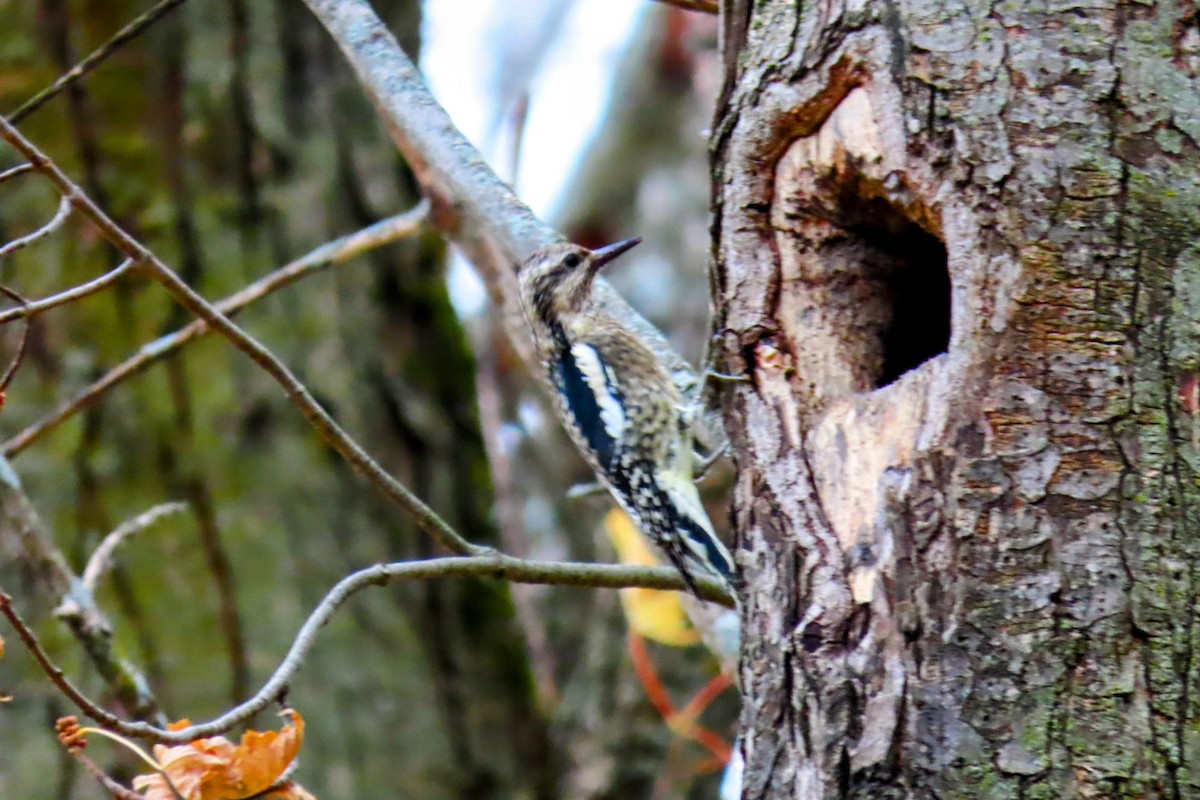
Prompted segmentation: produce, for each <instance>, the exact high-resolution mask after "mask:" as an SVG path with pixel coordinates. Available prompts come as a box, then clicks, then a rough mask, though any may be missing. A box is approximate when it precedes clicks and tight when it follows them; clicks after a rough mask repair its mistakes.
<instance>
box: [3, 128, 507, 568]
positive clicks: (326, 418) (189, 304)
mask: <svg viewBox="0 0 1200 800" xmlns="http://www.w3.org/2000/svg"><path fill="white" fill-rule="evenodd" d="M0 138H3V139H4V140H5V141H6V142H8V143H9V144H10V145H12V146H13V147H14V148H15V149H16V150H17V151H18V152H19V153H21V155H23V156H24V157H25V158H26V159H27V160H28V161H29V162H30V163H32V164H34V165H35V166H36V167H37V168H38V169H39V170H40V171H41V172H42V173H43V174H44V175H45V176H46V177H47V178H49V179H50V181H51V183H53V184H54V185H55V186H57V187H58V190H59V191H60V192H62V194H63V195H64V197H65V198H69V199H70V201H71V204H72V205H73V206H75V207H76V208H78V209H79V211H80V213H82V214H83V215H84V216H86V217H87V218H88V219H89V220H91V221H92V223H93V224H95V225H96V227H97V228H98V229H99V230H100V233H101V234H103V236H104V237H105V238H106V239H108V240H109V241H110V242H112V243H113V244H114V245H116V246H117V248H118V249H119V250H120V251H121V252H122V253H124V254H125V255H126V256H128V257H129V258H132V259H134V260H136V261H138V262H140V263H142V264H144V265H145V268H146V271H147V273H148V274H149V275H150V277H152V278H154V279H155V280H156V281H158V282H159V283H160V284H162V286H163V288H165V289H166V290H167V291H168V292H170V294H171V295H172V296H173V297H174V298H175V300H176V302H178V303H179V304H180V305H182V306H183V307H184V308H186V309H187V310H188V311H190V312H192V313H193V314H195V315H196V316H198V317H200V318H201V319H203V320H205V321H206V322H207V323H208V324H209V326H210V327H212V328H213V329H214V330H216V331H217V332H219V333H220V334H221V335H223V336H224V337H225V338H226V339H228V340H229V342H230V343H231V344H232V345H233V346H234V347H236V348H237V349H238V350H241V351H242V352H243V353H245V354H246V355H247V356H249V358H250V359H251V360H252V361H254V363H256V364H258V366H259V367H261V368H262V369H263V371H264V372H266V373H267V374H268V375H270V376H271V377H272V378H274V379H275V382H276V383H278V384H279V385H280V386H281V387H282V388H283V390H284V393H285V394H286V395H287V397H288V400H290V401H291V403H292V404H293V405H295V406H296V407H297V408H299V409H300V412H301V413H302V414H303V415H304V417H305V419H307V420H308V422H309V424H310V425H312V426H313V427H314V428H316V430H317V432H318V433H320V434H321V436H322V438H324V439H325V441H326V442H327V443H328V444H329V445H330V446H331V447H332V448H333V449H334V450H336V451H337V452H338V453H339V454H340V455H341V456H342V458H344V459H345V460H346V461H347V463H349V464H350V466H352V467H353V468H354V469H355V470H356V471H357V472H358V473H359V474H360V475H362V476H363V477H365V478H366V479H367V481H368V482H369V483H371V484H372V485H373V486H374V487H375V488H376V489H378V490H379V491H380V492H381V493H382V494H383V495H384V496H385V497H387V498H388V499H389V500H391V501H392V502H394V503H396V504H397V505H399V506H400V507H401V508H403V509H404V510H406V511H408V512H409V513H410V514H412V515H413V517H414V518H415V519H416V521H417V525H418V526H419V527H420V528H421V529H422V530H424V531H425V532H426V533H428V534H429V535H430V536H432V537H434V538H435V539H437V540H438V542H440V543H441V544H442V545H443V546H444V547H446V548H448V549H449V550H450V551H452V552H455V553H459V554H461V555H473V556H478V555H486V554H488V553H489V552H491V548H487V547H481V546H479V545H474V544H471V543H470V542H468V541H467V540H466V539H464V538H463V537H462V536H460V535H459V533H458V532H457V531H455V530H454V529H453V528H451V527H450V525H449V524H448V523H447V522H446V521H445V520H443V519H442V518H441V517H440V516H438V515H437V513H435V512H434V510H433V509H431V508H430V507H429V506H427V505H426V504H425V503H424V502H423V501H422V500H421V499H420V498H419V497H417V496H416V495H415V494H413V493H412V492H411V491H410V490H409V488H408V487H407V486H405V485H404V484H402V483H400V482H399V481H398V480H396V479H395V478H394V477H392V476H391V475H390V474H388V472H387V471H386V470H385V469H384V468H383V467H381V466H380V465H379V463H378V462H377V461H375V459H373V458H371V456H370V455H368V453H367V452H366V451H365V450H364V449H363V448H362V446H361V445H360V444H359V443H358V442H357V441H355V440H354V439H353V438H352V437H351V436H350V435H349V434H347V433H346V432H345V431H344V430H343V429H342V427H341V426H340V425H338V424H337V422H336V421H334V419H333V417H331V416H330V415H329V412H327V411H326V410H325V409H324V408H322V407H321V405H320V404H319V403H318V402H317V401H316V400H315V399H314V398H313V396H312V394H311V393H310V392H309V391H308V389H307V388H306V387H305V386H304V384H303V383H301V382H300V380H299V379H298V378H296V376H295V375H294V374H293V373H292V371H291V370H289V369H288V368H287V366H286V365H284V363H283V362H282V361H280V360H279V358H278V356H276V355H275V354H274V353H272V352H271V351H270V350H268V349H267V348H266V347H264V346H263V345H262V343H260V342H259V341H258V340H257V339H255V338H254V337H253V336H251V335H250V334H248V333H246V332H245V331H243V330H242V329H241V328H240V327H238V326H237V325H236V324H235V323H234V322H233V321H232V320H230V319H229V317H227V316H225V315H224V314H223V313H221V312H220V311H219V310H217V308H215V307H214V306H213V305H212V304H211V303H209V302H208V301H207V300H205V299H204V298H203V297H201V296H200V295H199V294H197V293H196V292H195V291H193V289H192V287H190V286H188V285H187V283H186V282H184V281H183V280H182V279H181V278H180V277H179V276H178V275H176V274H175V272H174V271H172V270H171V268H170V267H168V266H167V265H166V264H165V263H164V262H163V261H162V260H161V259H159V257H158V256H157V255H155V254H154V253H153V251H151V250H150V249H149V248H148V247H146V246H145V245H144V244H142V243H141V242H139V241H138V240H137V239H135V238H134V237H132V236H130V235H129V234H128V233H127V232H126V231H125V229H124V228H122V227H121V226H120V225H118V224H117V223H116V222H115V221H114V220H113V219H112V217H110V216H108V214H106V213H105V212H104V210H103V209H101V208H100V207H99V206H97V205H96V204H95V202H93V201H92V199H91V198H90V197H88V196H87V195H86V194H85V193H84V192H83V190H82V189H80V188H79V187H78V186H77V185H76V184H75V182H74V181H72V180H71V179H70V178H69V177H68V176H67V174H66V173H65V172H63V171H62V169H61V168H60V167H59V166H58V164H56V163H54V161H52V160H51V159H50V158H49V157H48V156H47V155H46V154H45V153H43V152H42V151H41V150H39V149H38V147H37V146H36V145H34V144H33V142H31V141H29V140H28V139H27V138H25V136H24V135H23V134H22V133H21V132H20V131H18V130H17V129H16V128H14V127H13V126H12V125H11V124H10V123H9V122H8V120H6V119H4V118H3V117H0Z"/></svg>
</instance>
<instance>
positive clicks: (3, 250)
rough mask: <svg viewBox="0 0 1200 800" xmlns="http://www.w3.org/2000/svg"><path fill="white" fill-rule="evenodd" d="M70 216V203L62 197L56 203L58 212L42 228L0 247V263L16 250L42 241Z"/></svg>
mask: <svg viewBox="0 0 1200 800" xmlns="http://www.w3.org/2000/svg"><path fill="white" fill-rule="evenodd" d="M70 215H71V201H70V200H69V199H67V198H66V197H64V198H63V199H62V200H60V201H59V203H58V210H57V211H55V212H54V216H53V217H51V218H50V221H49V222H47V223H46V224H45V225H43V226H42V227H40V228H38V229H37V230H36V231H34V232H33V233H27V234H25V235H24V236H22V237H21V238H20V239H13V240H12V241H11V242H9V243H8V244H6V245H4V246H3V247H0V261H3V260H4V259H6V258H8V257H9V256H11V255H12V254H13V253H15V252H17V251H18V250H21V249H24V248H26V247H28V246H29V245H31V244H33V243H34V242H36V241H38V240H39V239H44V238H46V237H47V236H49V235H50V234H52V233H54V232H55V231H56V230H58V229H59V228H60V227H62V224H63V223H64V222H66V221H67V217H69V216H70Z"/></svg>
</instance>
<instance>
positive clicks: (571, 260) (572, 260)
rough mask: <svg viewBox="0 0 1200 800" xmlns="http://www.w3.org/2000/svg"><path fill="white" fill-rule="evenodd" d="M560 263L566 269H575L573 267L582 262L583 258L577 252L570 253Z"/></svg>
mask: <svg viewBox="0 0 1200 800" xmlns="http://www.w3.org/2000/svg"><path fill="white" fill-rule="evenodd" d="M562 263H563V266H564V267H566V268H568V269H575V267H578V266H579V265H580V264H581V263H583V259H582V258H580V257H579V254H578V253H570V254H569V255H568V256H567V257H566V258H564V259H563V262H562Z"/></svg>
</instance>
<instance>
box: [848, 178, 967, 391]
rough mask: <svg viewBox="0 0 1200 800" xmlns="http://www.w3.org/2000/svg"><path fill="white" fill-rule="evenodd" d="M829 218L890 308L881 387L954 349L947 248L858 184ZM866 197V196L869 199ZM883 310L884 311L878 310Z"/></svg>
mask: <svg viewBox="0 0 1200 800" xmlns="http://www.w3.org/2000/svg"><path fill="white" fill-rule="evenodd" d="M832 194H833V197H835V198H836V200H835V203H836V205H835V207H834V208H833V209H831V211H832V212H833V213H831V214H830V215H829V216H830V217H831V221H832V222H833V223H834V224H835V225H837V226H838V227H840V228H841V229H842V230H843V231H845V233H846V234H847V235H848V236H849V237H850V239H851V240H853V241H855V242H856V243H857V245H858V247H859V248H861V249H860V251H859V252H860V257H861V259H862V261H861V262H860V263H861V269H862V270H863V273H862V275H863V277H864V278H866V280H867V281H868V282H870V283H871V284H873V286H874V289H875V292H877V293H878V294H877V295H876V297H877V302H882V304H884V305H885V306H886V313H883V314H882V315H881V321H882V320H884V319H886V320H887V321H886V322H885V323H884V324H882V325H880V327H879V328H877V335H878V337H879V339H878V342H879V344H878V346H879V347H880V351H879V360H878V362H877V363H878V364H879V367H878V372H877V373H876V374H875V377H874V381H873V383H874V387H873V388H875V389H879V388H882V387H884V386H887V385H888V384H891V383H894V382H895V381H896V380H898V379H899V378H900V376H901V375H903V374H904V373H906V372H908V371H909V370H913V369H916V368H917V367H919V366H921V364H924V363H925V362H926V361H928V360H930V359H931V358H933V357H935V356H938V355H940V354H942V353H945V352H946V351H947V350H949V347H950V272H949V269H948V267H947V261H946V247H945V245H943V244H942V241H941V240H940V239H939V238H938V237H937V236H935V235H933V234H932V233H930V232H928V231H927V230H925V229H924V228H922V227H921V226H920V225H918V224H917V223H916V222H914V221H913V220H912V219H910V218H909V217H908V216H907V215H906V214H905V213H904V212H902V211H901V210H900V209H898V208H896V207H895V206H893V205H892V204H891V203H889V202H888V201H887V200H885V199H883V198H881V197H879V196H877V195H876V196H873V197H872V196H871V194H873V192H868V191H867V190H866V189H865V186H864V185H863V184H859V183H858V182H857V181H855V180H849V181H845V182H844V183H842V184H841V185H840V186H839V187H838V188H837V189H836V190H834V192H832ZM864 195H865V196H864ZM878 310H880V311H883V309H878Z"/></svg>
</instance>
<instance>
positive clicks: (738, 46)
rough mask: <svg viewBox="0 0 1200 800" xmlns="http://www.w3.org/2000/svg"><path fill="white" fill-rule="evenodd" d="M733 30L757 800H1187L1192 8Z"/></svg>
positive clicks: (875, 8) (741, 22) (969, 13)
mask: <svg viewBox="0 0 1200 800" xmlns="http://www.w3.org/2000/svg"><path fill="white" fill-rule="evenodd" d="M751 6H752V7H753V10H751ZM723 11H724V17H723V20H724V30H723V36H724V39H723V46H724V51H725V56H726V64H727V76H726V87H725V93H724V96H723V98H722V101H721V103H720V105H719V108H718V114H717V122H716V124H715V126H714V131H713V149H712V153H713V168H714V187H715V190H714V207H715V214H716V216H715V222H714V234H715V237H714V242H715V244H714V249H715V254H714V255H715V271H714V281H715V288H714V291H715V302H716V308H717V323H716V324H717V328H716V330H717V337H718V339H717V342H718V344H719V353H720V355H721V357H722V363H720V364H718V366H719V368H720V369H721V370H722V371H724V372H729V373H734V374H745V375H746V376H747V377H748V378H749V381H747V382H744V383H737V384H731V385H730V387H729V388H728V389H727V390H726V393H725V401H724V402H725V407H724V410H725V414H726V420H727V425H728V428H729V433H730V436H731V438H732V441H733V452H734V457H735V460H736V463H737V467H738V475H739V478H738V488H737V496H736V499H735V508H734V517H735V524H736V527H737V531H738V537H739V542H738V544H739V549H740V551H741V552H740V560H741V565H742V569H743V572H744V574H745V577H746V582H747V586H746V589H745V592H744V597H743V617H744V619H743V623H744V642H743V658H742V664H741V681H742V686H743V692H744V698H745V702H744V705H743V709H744V710H743V713H742V724H743V739H742V747H743V750H744V755H745V758H746V776H745V788H744V794H743V796H744V797H747V798H776V797H788V798H826V797H837V798H859V797H863V798H865V797H871V798H877V799H878V798H899V797H912V798H921V799H922V800H923V799H924V798H1051V797H1053V798H1060V797H1061V798H1073V797H1129V798H1135V797H1136V798H1189V797H1198V796H1200V774H1198V773H1197V772H1196V771H1195V766H1194V765H1195V764H1196V763H1197V759H1200V724H1198V723H1200V714H1198V713H1197V711H1198V709H1197V703H1198V700H1197V696H1198V695H1200V692H1198V691H1197V688H1198V687H1197V669H1198V666H1197V663H1196V658H1195V657H1194V656H1195V651H1196V648H1197V644H1196V642H1195V635H1194V627H1195V624H1196V622H1195V613H1194V612H1195V609H1196V604H1197V592H1196V589H1197V551H1198V550H1200V541H1198V540H1197V519H1196V511H1195V509H1194V508H1193V506H1195V505H1197V500H1198V498H1197V495H1198V494H1200V491H1198V489H1197V486H1198V484H1197V467H1198V466H1200V448H1198V446H1197V445H1198V443H1200V426H1198V423H1197V420H1196V414H1197V413H1198V412H1200V397H1198V390H1197V387H1198V385H1200V380H1198V375H1200V326H1197V317H1198V316H1200V245H1197V244H1196V243H1195V239H1196V231H1197V228H1198V224H1197V223H1198V222H1200V211H1198V209H1200V147H1198V145H1200V82H1198V81H1197V78H1198V77H1200V75H1198V73H1200V25H1198V22H1197V12H1196V5H1195V4H1194V3H1192V2H1186V1H1185V0H1164V2H1160V3H1157V4H1146V3H1140V2H1117V1H1116V0H1095V1H1094V2H1088V3H1082V2H1061V3H1040V2H1003V3H987V4H984V3H978V2H974V0H944V1H941V2H923V1H922V0H898V1H897V2H872V3H866V2H862V0H847V1H846V2H839V0H818V1H817V2H813V3H808V2H805V3H795V2H792V1H791V0H758V1H757V2H754V3H753V4H751V3H750V2H747V0H731V1H729V2H726V4H725V8H724V9H723Z"/></svg>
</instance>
